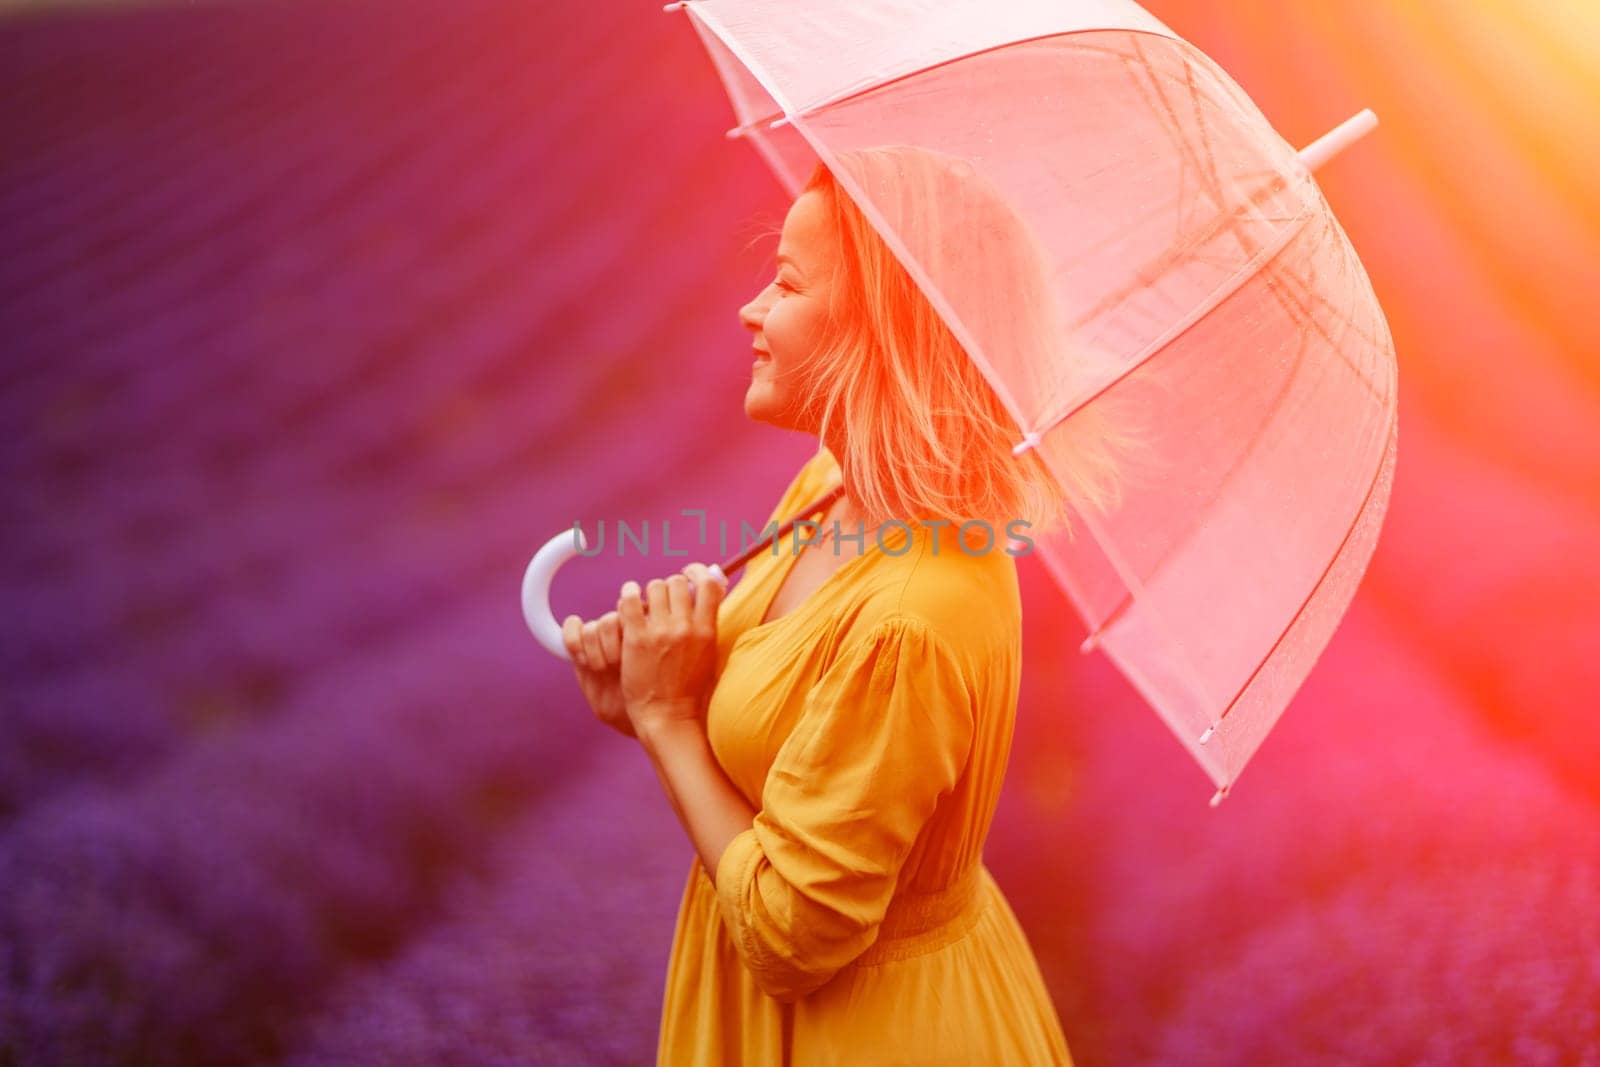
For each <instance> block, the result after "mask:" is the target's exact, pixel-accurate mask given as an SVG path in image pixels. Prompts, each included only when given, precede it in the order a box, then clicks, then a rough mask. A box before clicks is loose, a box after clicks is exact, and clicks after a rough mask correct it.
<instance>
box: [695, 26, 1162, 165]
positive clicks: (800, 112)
mask: <svg viewBox="0 0 1600 1067" xmlns="http://www.w3.org/2000/svg"><path fill="white" fill-rule="evenodd" d="M704 17H705V16H704V15H703V14H702V15H701V18H702V19H703V18H704ZM1104 32H1106V31H1104V30H1094V29H1081V30H1068V31H1066V32H1065V33H1041V34H1036V35H1034V36H1032V37H1019V38H1017V39H1016V40H1014V41H1005V42H1002V43H1001V44H996V45H991V46H989V47H988V48H979V49H977V50H976V51H972V52H963V53H962V54H961V55H958V56H951V57H950V58H949V59H942V60H940V61H939V62H937V63H932V64H929V65H928V66H926V67H918V68H917V69H916V70H908V71H906V72H905V73H903V74H896V75H895V76H894V77H892V78H889V79H887V80H885V81H878V82H873V83H872V84H870V85H864V86H861V87H859V88H853V89H846V90H844V91H843V92H840V93H837V94H835V95H833V96H831V97H828V98H827V99H825V100H819V101H816V102H815V103H810V104H805V105H803V106H801V107H798V108H797V109H796V110H795V111H794V113H793V114H790V113H789V112H787V111H781V110H780V111H776V112H770V113H768V114H767V115H766V116H765V117H763V118H759V119H756V120H754V121H752V122H747V123H744V124H743V125H741V126H735V127H733V128H732V129H730V130H728V132H727V134H726V136H728V137H730V138H732V137H742V136H744V135H745V134H746V133H749V132H751V131H755V130H758V129H759V128H760V127H761V126H762V125H763V124H766V123H768V122H778V121H779V120H781V121H783V122H793V121H794V120H795V119H797V118H811V117H812V116H814V115H816V114H817V113H819V112H821V111H823V110H825V109H827V108H831V107H836V106H838V105H840V104H845V103H849V102H851V101H853V100H855V99H856V98H857V97H861V96H866V95H867V94H868V93H873V92H876V91H878V90H879V89H884V88H887V87H889V86H891V85H895V84H897V83H898V82H902V81H905V80H906V79H907V78H915V77H917V76H919V75H922V74H926V73H928V72H929V71H933V70H939V69H940V68H941V67H948V66H950V65H952V64H954V63H963V62H966V61H967V60H970V59H972V58H973V57H974V56H982V55H988V54H989V53H990V52H998V51H1001V50H1002V49H1006V48H1015V47H1017V46H1018V45H1025V44H1037V43H1038V42H1040V41H1049V40H1053V39H1056V38H1060V39H1062V40H1063V41H1065V40H1066V39H1067V38H1071V37H1077V36H1079V35H1081V34H1086V33H1104ZM1116 32H1118V33H1127V34H1130V35H1137V36H1141V37H1157V38H1160V39H1161V40H1163V41H1166V40H1171V38H1169V37H1167V36H1166V35H1165V34H1161V33H1157V32H1155V31H1154V30H1141V29H1133V28H1129V29H1119V30H1118V31H1116ZM719 36H720V34H719ZM1085 50H1086V51H1110V52H1111V54H1114V55H1118V56H1123V57H1126V53H1123V52H1116V51H1114V50H1107V49H1085ZM747 65H748V64H747ZM768 95H770V93H769V94H768ZM774 102H776V101H774ZM780 106H781V105H780Z"/></svg>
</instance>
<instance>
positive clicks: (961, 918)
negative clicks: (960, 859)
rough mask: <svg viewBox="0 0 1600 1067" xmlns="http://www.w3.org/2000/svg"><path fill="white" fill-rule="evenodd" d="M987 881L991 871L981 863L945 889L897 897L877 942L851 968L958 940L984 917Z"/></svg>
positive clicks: (911, 953)
mask: <svg viewBox="0 0 1600 1067" xmlns="http://www.w3.org/2000/svg"><path fill="white" fill-rule="evenodd" d="M987 881H988V871H986V870H985V869H984V866H983V864H982V863H981V862H980V863H974V864H973V865H972V866H971V867H969V868H967V871H966V873H965V874H963V875H962V876H961V877H960V878H958V879H956V881H955V882H953V883H951V884H950V885H948V886H946V887H944V888H943V889H936V890H933V891H931V892H927V893H897V894H895V896H894V897H893V899H891V900H890V901H889V908H888V910H887V911H886V912H885V913H884V916H883V923H882V925H881V926H880V927H879V928H878V939H877V940H876V941H874V942H873V943H872V946H871V947H870V948H868V949H867V951H865V952H863V953H862V954H861V955H860V956H858V957H857V958H856V959H855V960H854V961H853V964H852V965H853V966H857V967H871V966H873V965H874V964H879V963H889V962H891V961H893V960H904V959H910V958H911V957H912V956H920V955H922V954H923V953H925V952H932V951H934V950H935V949H939V948H943V947H944V946H945V945H948V944H950V943H951V942H953V941H956V940H959V939H960V938H961V937H962V935H964V934H965V933H966V932H967V931H968V930H970V929H972V927H973V924H975V923H976V922H977V921H978V917H979V916H981V915H982V914H983V905H984V904H985V903H987V901H988V895H987V893H986V892H985V890H986V888H987V886H986V885H985V883H986V882H987Z"/></svg>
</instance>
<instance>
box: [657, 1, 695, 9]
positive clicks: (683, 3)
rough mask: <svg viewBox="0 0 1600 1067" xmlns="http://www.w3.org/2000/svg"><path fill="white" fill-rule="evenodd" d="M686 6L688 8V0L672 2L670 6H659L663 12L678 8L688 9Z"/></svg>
mask: <svg viewBox="0 0 1600 1067" xmlns="http://www.w3.org/2000/svg"><path fill="white" fill-rule="evenodd" d="M688 6H689V0H673V2H672V3H670V4H662V5H661V10H663V11H676V10H678V8H680V7H688Z"/></svg>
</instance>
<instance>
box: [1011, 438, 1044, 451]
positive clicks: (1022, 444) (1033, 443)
mask: <svg viewBox="0 0 1600 1067" xmlns="http://www.w3.org/2000/svg"><path fill="white" fill-rule="evenodd" d="M1039 440H1040V437H1039V434H1038V433H1025V434H1023V435H1022V440H1020V441H1018V442H1017V443H1016V444H1014V445H1012V446H1011V454H1012V455H1013V456H1020V455H1022V454H1023V453H1024V452H1027V451H1028V450H1030V449H1034V448H1038V447H1039Z"/></svg>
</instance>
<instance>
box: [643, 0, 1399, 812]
mask: <svg viewBox="0 0 1600 1067" xmlns="http://www.w3.org/2000/svg"><path fill="white" fill-rule="evenodd" d="M678 9H681V10H683V11H685V12H686V13H687V15H688V17H689V19H690V24H691V25H692V26H693V27H694V29H695V31H696V32H697V33H698V34H699V37H700V39H701V40H702V42H703V43H704V45H705V47H706V49H707V51H708V52H709V54H710V56H711V59H712V62H713V63H714V64H715V66H716V69H717V71H718V73H719V75H720V76H721V79H722V81H723V83H724V84H725V86H726V88H727V90H728V94H729V97H730V99H731V100H732V103H733V109H734V113H735V115H736V117H737V120H738V125H737V126H736V127H734V128H733V129H731V130H730V131H729V135H730V136H731V137H741V138H744V139H747V140H749V141H750V142H751V143H752V144H753V145H754V146H755V147H756V149H757V150H758V151H759V152H760V153H761V154H762V156H763V158H765V159H766V161H767V162H768V163H769V164H770V166H771V168H772V170H773V172H774V173H775V174H776V175H777V178H778V180H779V181H780V182H781V183H782V185H783V186H784V188H785V189H786V190H787V191H788V192H789V193H790V194H791V195H798V194H799V192H800V190H801V188H802V186H803V185H804V183H805V181H806V179H807V177H808V176H809V174H810V172H811V170H812V169H813V168H814V166H815V164H816V163H817V161H818V160H821V161H822V162H824V163H825V164H826V165H827V166H828V167H829V169H830V170H831V171H833V173H834V175H835V177H836V178H837V180H838V181H839V183H840V184H841V186H842V187H843V188H844V189H845V190H846V191H847V192H848V193H849V194H850V196H851V198H852V199H853V200H854V201H855V202H856V204H857V205H858V206H859V207H860V208H861V210H862V212H863V214H865V215H866V217H867V218H868V219H869V220H871V222H872V223H873V225H874V227H875V228H876V230H877V231H878V233H879V234H880V235H881V236H882V237H883V238H884V240H885V241H886V242H887V244H888V245H889V246H890V248H891V249H892V250H893V251H894V253H895V255H896V256H897V258H898V259H899V260H900V262H901V263H902V265H903V266H904V267H905V268H906V270H907V271H908V273H909V274H910V275H911V276H912V278H914V279H915V281H916V282H917V283H918V285H919V286H920V287H921V289H922V291H923V292H924V293H925V295H926V296H927V297H928V299H929V300H930V302H931V303H932V304H933V305H934V307H935V308H936V309H937V310H938V312H939V314H940V316H941V317H942V318H943V320H944V322H945V323H946V324H947V325H948V326H949V327H950V329H951V331H952V333H953V334H954V335H955V336H956V337H957V338H958V339H959V340H960V341H961V343H962V346H963V347H964V348H965V349H966V351H967V353H968V354H969V355H970V356H971V357H972V359H973V360H974V361H975V362H976V363H977V365H978V366H979V368H980V369H981V370H982V372H983V374H984V375H985V377H986V378H987V380H988V381H989V382H990V383H991V385H992V386H993V387H994V389H995V391H996V393H997V395H998V396H999V397H1000V399H1001V400H1002V401H1003V403H1004V404H1005V405H1006V407H1007V409H1008V410H1009V411H1010V413H1011V414H1012V416H1013V417H1014V418H1015V420H1016V424H1017V434H1018V440H1017V451H1018V452H1019V453H1021V452H1023V451H1025V450H1028V449H1034V450H1036V451H1037V453H1038V454H1039V456H1040V458H1041V459H1042V460H1043V461H1044V463H1045V464H1046V466H1047V467H1048V468H1049V469H1050V470H1051V472H1052V473H1053V474H1055V475H1056V477H1057V479H1058V480H1059V481H1060V482H1061V484H1062V485H1063V486H1064V487H1068V489H1069V495H1072V491H1073V490H1074V489H1075V490H1077V491H1076V495H1075V497H1074V499H1073V501H1072V506H1071V507H1070V509H1069V511H1070V514H1069V525H1068V527H1067V528H1063V529H1061V530H1057V531H1055V532H1052V533H1049V534H1045V535H1041V536H1038V537H1036V538H1035V539H1034V543H1035V547H1036V550H1037V551H1039V552H1040V553H1041V554H1042V558H1043V560H1044V562H1045V563H1046V565H1047V568H1048V571H1049V573H1050V574H1051V575H1052V576H1053V578H1054V579H1055V580H1056V581H1057V582H1058V583H1059V585H1060V586H1061V588H1062V590H1063V591H1064V592H1065V593H1066V595H1067V596H1068V597H1069V598H1070V600H1071V602H1072V604H1073V605H1074V607H1075V609H1076V610H1077V612H1078V613H1079V614H1080V615H1081V617H1082V618H1083V620H1084V622H1085V624H1086V625H1087V627H1088V629H1089V638H1088V640H1087V641H1085V642H1084V644H1083V646H1082V647H1083V649H1084V650H1085V651H1087V650H1089V649H1092V648H1099V649H1101V650H1102V651H1104V652H1105V654H1106V655H1107V656H1109V657H1110V658H1111V660H1112V661H1113V662H1114V663H1115V664H1116V665H1117V667H1118V668H1119V669H1120V670H1121V671H1122V672H1123V674H1124V675H1125V676H1126V677H1127V678H1128V680H1129V681H1130V682H1131V683H1132V684H1133V685H1134V686H1135V688H1136V689H1137V690H1138V691H1139V692H1140V694H1142V696H1143V697H1144V698H1145V699H1146V700H1147V701H1148V702H1149V703H1150V705H1151V706H1152V707H1153V708H1154V709H1155V710H1156V712H1157V713H1159V715H1160V716H1161V717H1162V719H1163V720H1164V721H1165V722H1166V724H1167V725H1168V727H1169V728H1170V729H1171V730H1172V732H1173V734H1174V735H1175V736H1176V737H1177V738H1178V740H1179V741H1180V742H1182V743H1183V745H1184V746H1185V748H1186V749H1187V750H1188V751H1189V752H1190V753H1191V754H1192V755H1193V756H1194V758H1195V759H1196V760H1197V761H1198V762H1199V764H1200V766H1201V767H1202V768H1203V769H1204V771H1205V773H1206V774H1207V775H1208V776H1209V777H1210V778H1211V779H1212V781H1213V782H1214V783H1215V784H1216V786H1217V787H1218V789H1217V792H1216V794H1215V795H1214V796H1213V798H1212V803H1213V804H1215V803H1216V802H1217V801H1219V800H1220V799H1221V798H1222V797H1223V796H1224V795H1226V793H1227V790H1228V788H1229V787H1230V786H1231V785H1232V784H1233V783H1234V782H1235V781H1237V779H1238V777H1239V775H1240V773H1241V771H1243V769H1244V767H1245V764H1246V763H1247V762H1248V761H1249V759H1250V757H1251V756H1252V755H1253V754H1254V753H1255V751H1256V750H1257V748H1259V746H1260V745H1261V743H1262V741H1263V740H1264V739H1265V737H1266V735H1267V733H1268V731H1269V730H1270V729H1271V728H1272V726H1273V724H1274V723H1275V722H1276V721H1277V720H1278V718H1279V716H1280V715H1281V714H1282V712H1283V710H1284V708H1285V706H1286V705H1287V704H1288V702H1289V701H1290V699H1291V698H1292V697H1293V696H1294V694H1295V692H1296V691H1297V690H1298V688H1299V687H1300V685H1301V683H1302V682H1303V681H1304V679H1305V677H1306V675H1307V674H1308V673H1309V672H1310V670H1311V667H1312V666H1313V664H1314V663H1315V662H1316V660H1317V657H1318V656H1319V655H1320V654H1321V652H1322V650H1323V648H1324V647H1325V646H1326V645H1327V643H1328V641H1329V639H1330V637H1331V636H1332V633H1333V631H1334V629H1335V627H1336V626H1337V625H1338V622H1339V620H1340V619H1341V618H1342V616H1343V614H1344V612H1345V609H1346V608H1347V606H1348V605H1349V603H1350V600H1351V598H1352V596H1353V595H1354V592H1355V589H1356V586H1357V584H1358V583H1359V581H1360V578H1361V575H1362V574H1363V573H1364V572H1365V570H1366V567H1367V563H1368V561H1369V560H1370V558H1371V556H1372V552H1373V549H1374V547H1375V545H1376V541H1377V536H1378V531H1379V527H1380V525H1381V523H1382V519H1383V515H1384V512H1385V509H1386V507H1387V504H1388V500H1389V495H1390V487H1391V484H1392V479H1393V473H1394V462H1395V445H1396V433H1397V420H1396V415H1397V402H1396V398H1397V394H1396V366H1395V357H1394V346H1393V342H1392V340H1391V338H1390V335H1389V330H1388V326H1387V323H1386V322H1385V320H1384V316H1383V313H1382V310H1381V309H1380V307H1379V305H1378V302H1377V299H1376V297H1375V296H1374V294H1373V291H1372V287H1371V284H1370V282H1369V280H1368V278H1367V275H1366V272H1365V270H1364V269H1363V268H1362V265H1361V262H1360V260H1359V259H1358V258H1357V256H1356V253H1355V251H1354V250H1353V249H1352V248H1351V245H1350V242H1349V240H1348V238H1347V237H1346V235H1345V233H1344V231H1343V229H1342V228H1341V227H1340V225H1339V223H1338V221H1337V220H1336V219H1335V218H1334V215H1333V212H1332V210H1331V209H1330V208H1329V206H1328V203H1327V201H1326V200H1325V199H1324V197H1323V195H1322V193H1321V191H1320V190H1319V188H1318V186H1317V184H1316V181H1315V180H1314V179H1313V177H1312V173H1311V172H1312V169H1313V168H1314V166H1315V165H1316V164H1317V163H1318V162H1320V161H1321V160H1322V159H1325V158H1326V157H1327V156H1329V155H1331V154H1332V152H1334V151H1336V150H1337V149H1338V148H1339V147H1341V146H1342V143H1344V142H1347V141H1348V140H1350V139H1352V138H1353V137H1354V136H1358V135H1359V134H1360V133H1361V132H1364V131H1365V129H1367V128H1370V125H1371V124H1372V121H1373V120H1372V119H1371V115H1370V112H1369V113H1366V114H1365V116H1364V119H1365V121H1358V120H1361V119H1363V116H1358V120H1352V123H1347V124H1346V125H1345V127H1342V128H1341V130H1340V131H1336V132H1335V134H1333V135H1330V136H1329V137H1328V138H1324V139H1323V140H1322V141H1320V142H1318V144H1316V145H1314V146H1312V147H1311V148H1308V149H1306V150H1305V151H1304V152H1299V151H1296V150H1295V149H1294V148H1293V147H1292V146H1291V145H1289V144H1288V143H1287V142H1286V141H1285V140H1284V139H1283V138H1282V137H1281V136H1279V135H1278V133H1277V132H1276V131H1274V129H1273V128H1272V125H1271V124H1270V123H1269V122H1268V121H1267V120H1266V118H1265V117H1264V116H1263V115H1262V114H1261V111H1260V110H1259V109H1258V108H1257V107H1256V106H1255V105H1254V104H1253V103H1252V102H1251V100H1250V98H1249V97H1248V96H1247V95H1246V94H1245V92H1244V91H1243V90H1242V89H1241V88H1240V87H1239V86H1238V85H1237V84H1236V83H1235V82H1234V81H1233V80H1232V79H1231V78H1230V77H1229V76H1228V75H1227V74H1226V73H1225V72H1224V71H1223V70H1222V69H1221V68H1220V67H1218V66H1217V64H1216V63H1214V62H1213V61H1212V60H1211V59H1210V58H1208V57H1207V56H1206V55H1205V54H1204V53H1202V52H1201V51H1200V50H1199V49H1197V48H1195V47H1194V46H1193V45H1191V44H1189V43H1188V42H1186V41H1184V40H1182V39H1181V38H1179V37H1178V36H1177V35H1176V34H1174V33H1173V32H1172V31H1171V30H1170V29H1168V28H1167V27H1166V26H1164V25H1162V24H1161V23H1160V22H1159V21H1158V20H1157V19H1155V18H1154V17H1153V16H1151V15H1150V14H1149V13H1148V12H1146V11H1145V10H1144V9H1142V8H1140V7H1139V6H1138V5H1137V4H1134V3H1131V2H1127V0H1076V2H1073V0H1011V2H1008V3H1006V4H1000V5H996V4H993V3H990V2H989V0H808V2H807V3H805V4H795V3H792V2H791V0H689V2H687V3H676V4H669V5H667V10H678ZM930 161H932V162H931V163H930ZM912 182H916V183H920V184H921V186H922V188H921V189H920V195H918V196H910V195H908V193H907V186H908V184H909V183H912ZM930 203H932V204H937V205H939V217H931V216H930V213H929V209H928V205H929V204H930ZM1090 468H1093V470H1090ZM1086 471H1090V474H1089V475H1086V474H1085V472H1086Z"/></svg>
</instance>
